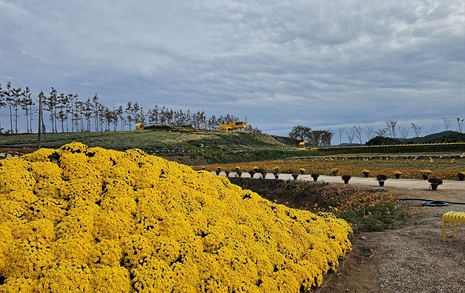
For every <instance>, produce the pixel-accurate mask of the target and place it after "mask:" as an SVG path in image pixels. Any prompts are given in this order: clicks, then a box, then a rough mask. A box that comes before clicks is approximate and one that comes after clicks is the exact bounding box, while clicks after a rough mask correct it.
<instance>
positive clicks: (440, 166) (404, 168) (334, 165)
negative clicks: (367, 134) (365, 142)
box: [196, 155, 465, 180]
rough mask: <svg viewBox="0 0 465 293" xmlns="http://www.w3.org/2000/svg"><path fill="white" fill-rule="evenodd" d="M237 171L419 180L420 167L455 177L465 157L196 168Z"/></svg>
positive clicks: (372, 158)
mask: <svg viewBox="0 0 465 293" xmlns="http://www.w3.org/2000/svg"><path fill="white" fill-rule="evenodd" d="M218 167H220V168H221V169H222V170H234V169H235V168H236V167H239V168H240V169H241V170H243V171H248V170H250V169H252V168H257V167H258V168H260V169H262V170H266V171H268V172H269V173H271V172H273V170H274V169H276V168H278V169H279V171H280V172H281V173H299V170H300V169H304V170H306V171H305V173H306V174H311V173H318V174H325V175H331V173H332V170H333V169H336V170H338V174H341V175H342V174H348V175H351V176H362V171H364V170H370V176H371V177H376V175H377V174H386V175H388V176H389V177H390V178H394V172H395V171H400V172H402V176H401V178H411V179H420V178H422V174H421V170H425V169H426V170H431V171H432V172H431V174H430V176H431V177H438V178H441V179H446V180H456V179H457V174H458V173H459V172H463V171H465V156H464V155H462V156H459V157H455V158H449V157H442V156H435V157H430V156H407V157H402V156H400V157H399V158H395V157H389V156H369V155H367V156H364V157H318V158H305V159H286V160H270V161H261V162H247V163H240V164H239V165H238V164H237V163H235V164H220V165H219V164H215V165H207V166H202V167H200V166H197V167H196V169H200V168H205V169H206V170H216V169H217V168H218Z"/></svg>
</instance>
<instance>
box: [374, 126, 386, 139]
mask: <svg viewBox="0 0 465 293" xmlns="http://www.w3.org/2000/svg"><path fill="white" fill-rule="evenodd" d="M387 132H388V129H387V128H380V129H378V130H377V131H375V133H376V136H380V137H386V133H387Z"/></svg>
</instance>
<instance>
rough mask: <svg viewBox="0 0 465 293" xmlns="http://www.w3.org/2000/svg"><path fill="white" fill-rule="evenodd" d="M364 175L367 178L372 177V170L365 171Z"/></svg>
mask: <svg viewBox="0 0 465 293" xmlns="http://www.w3.org/2000/svg"><path fill="white" fill-rule="evenodd" d="M362 174H363V176H364V177H365V178H368V176H370V170H363V171H362Z"/></svg>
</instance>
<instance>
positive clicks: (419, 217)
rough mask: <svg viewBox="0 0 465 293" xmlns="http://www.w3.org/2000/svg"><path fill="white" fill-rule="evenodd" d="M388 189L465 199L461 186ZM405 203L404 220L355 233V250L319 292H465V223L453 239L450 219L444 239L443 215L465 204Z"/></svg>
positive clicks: (418, 195) (404, 195) (411, 195)
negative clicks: (379, 229) (389, 227)
mask: <svg viewBox="0 0 465 293" xmlns="http://www.w3.org/2000/svg"><path fill="white" fill-rule="evenodd" d="M389 192H390V193H393V194H399V195H401V197H402V198H420V199H432V200H440V201H451V202H465V192H464V191H463V190H458V189H457V190H445V189H444V190H441V189H438V190H437V191H432V190H428V189H417V190H406V189H396V188H390V190H389ZM404 203H405V205H406V206H407V211H408V214H407V218H406V223H405V224H403V225H402V226H401V227H399V228H396V229H393V230H388V231H384V232H357V233H355V234H354V235H353V237H352V244H353V250H352V251H351V252H350V253H349V254H348V255H347V256H346V259H345V260H343V261H342V262H341V264H340V268H339V270H338V271H337V272H335V273H331V274H329V275H327V276H326V279H325V281H324V282H323V285H322V286H321V287H320V288H317V289H315V290H314V292H315V293H325V292H359V293H360V292H465V278H464V275H465V225H460V224H457V237H456V238H453V237H452V235H451V234H452V232H451V231H452V228H451V224H448V226H447V229H446V232H447V241H446V242H443V241H442V220H441V217H442V215H443V213H445V212H447V211H451V210H454V211H463V212H465V205H458V204H449V205H448V206H445V207H427V206H423V203H424V201H414V200H408V201H405V202H404Z"/></svg>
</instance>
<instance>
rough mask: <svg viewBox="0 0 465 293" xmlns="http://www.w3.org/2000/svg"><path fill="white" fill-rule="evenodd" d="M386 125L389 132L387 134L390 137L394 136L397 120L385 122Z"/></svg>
mask: <svg viewBox="0 0 465 293" xmlns="http://www.w3.org/2000/svg"><path fill="white" fill-rule="evenodd" d="M386 125H387V130H388V132H389V136H390V137H391V138H396V135H397V134H396V127H397V121H389V122H386Z"/></svg>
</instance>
